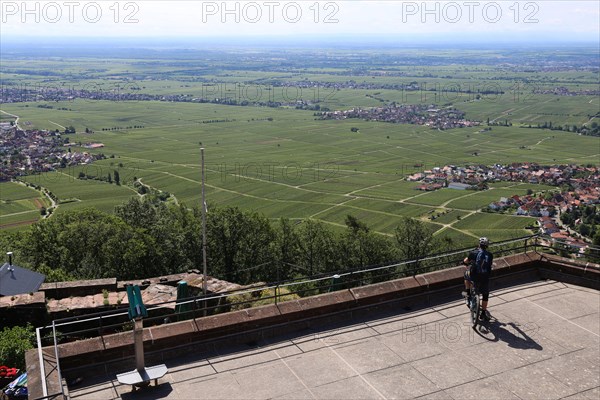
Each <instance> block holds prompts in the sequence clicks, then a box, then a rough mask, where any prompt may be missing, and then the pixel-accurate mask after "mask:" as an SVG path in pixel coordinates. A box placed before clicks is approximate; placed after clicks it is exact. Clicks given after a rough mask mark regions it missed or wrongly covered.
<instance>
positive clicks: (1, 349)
mask: <svg viewBox="0 0 600 400" xmlns="http://www.w3.org/2000/svg"><path fill="white" fill-rule="evenodd" d="M33 344H34V333H33V327H32V326H31V325H29V324H27V325H26V326H24V327H23V326H15V327H13V328H4V329H3V330H2V333H1V334H0V364H1V365H6V366H7V367H14V368H19V369H20V370H21V371H23V372H24V371H25V352H26V351H27V350H29V349H32V348H33V347H34V346H33Z"/></svg>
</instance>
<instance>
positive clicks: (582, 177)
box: [406, 163, 600, 254]
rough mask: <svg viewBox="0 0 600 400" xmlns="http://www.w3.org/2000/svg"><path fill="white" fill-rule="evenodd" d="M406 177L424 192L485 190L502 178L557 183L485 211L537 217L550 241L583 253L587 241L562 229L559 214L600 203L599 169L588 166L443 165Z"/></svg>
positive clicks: (518, 164)
mask: <svg viewBox="0 0 600 400" xmlns="http://www.w3.org/2000/svg"><path fill="white" fill-rule="evenodd" d="M406 179H407V180H408V181H411V182H418V183H419V184H418V186H417V187H416V188H415V189H418V190H424V191H430V190H437V189H441V188H443V187H448V188H451V189H459V190H465V189H475V190H476V189H484V188H486V187H487V184H488V183H492V182H502V181H508V182H525V183H533V184H537V183H543V184H547V185H553V186H557V187H559V188H560V190H557V191H554V192H548V193H546V194H533V193H531V194H527V195H522V196H519V195H514V196H511V197H501V198H500V199H499V200H498V201H494V202H492V203H490V204H489V205H488V207H487V211H490V212H511V213H514V214H515V215H523V216H530V217H538V223H539V226H540V231H541V232H542V233H543V234H545V235H547V236H548V237H550V238H551V239H550V240H551V241H552V242H558V243H560V244H561V245H562V246H564V247H566V248H569V249H570V250H575V251H576V252H580V253H582V254H583V252H584V251H585V249H586V248H587V246H588V244H587V243H586V242H585V241H583V240H581V239H578V238H576V237H574V236H573V234H574V232H571V231H570V229H569V228H564V229H561V224H560V223H559V222H558V219H557V218H558V215H560V213H562V212H565V211H567V210H570V209H573V208H575V207H579V206H581V205H591V204H600V168H598V167H596V166H590V165H588V166H581V165H554V166H542V165H539V164H535V163H513V164H510V165H500V164H496V165H493V166H484V165H469V166H465V167H460V166H455V165H446V166H443V167H435V168H432V169H430V170H425V171H423V172H418V173H415V174H412V175H410V176H408V177H407V178H406Z"/></svg>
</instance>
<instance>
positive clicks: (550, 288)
mask: <svg viewBox="0 0 600 400" xmlns="http://www.w3.org/2000/svg"><path fill="white" fill-rule="evenodd" d="M490 311H491V313H492V315H493V316H494V317H495V320H492V321H491V322H490V323H488V324H486V325H485V326H484V327H482V328H481V330H480V331H479V332H475V331H474V330H473V329H472V328H471V327H470V325H469V317H468V314H467V307H466V306H465V305H464V302H462V301H459V300H456V299H454V300H452V301H450V302H447V303H444V304H439V305H437V306H433V307H423V308H420V309H413V310H404V309H401V310H399V311H398V313H395V314H391V313H389V312H388V313H380V314H375V315H372V316H371V317H370V318H368V319H366V318H363V319H361V320H353V321H348V322H347V323H345V324H336V325H334V326H328V327H325V328H322V329H319V330H305V331H302V332H297V333H295V334H288V335H286V336H284V337H276V338H271V339H268V340H266V341H263V342H260V343H249V344H248V345H236V346H227V347H224V346H223V347H219V345H216V346H215V348H214V351H212V352H211V353H210V354H206V353H204V354H189V355H188V356H186V357H185V358H177V359H173V360H171V361H170V362H167V363H166V364H167V366H168V367H169V373H168V374H167V375H166V376H165V377H164V378H163V379H161V380H160V381H159V386H158V387H154V386H151V387H148V388H144V389H142V390H139V391H137V392H131V387H129V386H122V385H119V383H118V382H117V380H116V377H115V375H110V376H100V377H98V378H97V379H96V380H95V381H93V380H90V379H85V380H84V381H83V382H82V383H81V385H80V386H79V387H77V388H71V392H70V393H71V398H72V399H103V400H104V399H115V398H123V399H161V398H165V399H410V398H426V399H559V398H568V399H589V400H598V399H600V292H598V291H596V290H592V289H587V288H582V287H578V286H573V285H569V284H564V283H561V282H555V281H537V282H531V283H526V284H522V285H520V286H513V287H510V288H506V289H502V290H498V291H495V292H493V293H492V297H491V298H490ZM117 372H122V371H114V373H115V374H116V373H117Z"/></svg>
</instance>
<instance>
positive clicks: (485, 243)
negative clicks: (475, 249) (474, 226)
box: [479, 237, 490, 247]
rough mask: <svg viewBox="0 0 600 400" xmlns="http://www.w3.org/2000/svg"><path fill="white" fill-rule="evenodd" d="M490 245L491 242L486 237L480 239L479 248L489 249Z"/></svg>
mask: <svg viewBox="0 0 600 400" xmlns="http://www.w3.org/2000/svg"><path fill="white" fill-rule="evenodd" d="M489 244H490V241H489V240H488V238H486V237H482V238H479V246H481V247H487V246H488V245H489Z"/></svg>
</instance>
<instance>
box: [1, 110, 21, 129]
mask: <svg viewBox="0 0 600 400" xmlns="http://www.w3.org/2000/svg"><path fill="white" fill-rule="evenodd" d="M0 112H1V113H2V114H6V115H10V116H11V117H15V118H16V119H15V126H16V127H17V129H19V130H21V131H22V130H23V129H21V127H20V126H19V118H20V117H19V116H18V115H15V114H11V113H7V112H6V111H2V110H0Z"/></svg>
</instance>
